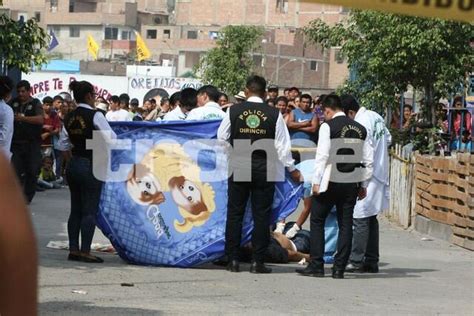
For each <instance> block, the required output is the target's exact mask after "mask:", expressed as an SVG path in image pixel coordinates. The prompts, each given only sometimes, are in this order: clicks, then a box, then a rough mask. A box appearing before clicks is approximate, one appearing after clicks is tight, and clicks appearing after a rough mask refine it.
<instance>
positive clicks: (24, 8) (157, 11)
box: [3, 0, 168, 61]
mask: <svg viewBox="0 0 474 316" xmlns="http://www.w3.org/2000/svg"><path fill="white" fill-rule="evenodd" d="M167 3H168V1H167V0H139V1H134V0H127V1H124V0H5V1H4V2H3V7H4V8H8V9H9V10H10V15H11V17H12V18H13V19H19V18H20V17H23V18H24V19H30V18H35V19H36V20H37V21H38V22H39V24H40V26H42V27H44V28H46V29H47V30H48V31H53V32H54V34H55V35H56V37H57V39H58V41H59V46H58V47H57V48H55V50H54V51H53V53H55V54H57V55H62V57H63V58H66V59H79V60H85V61H87V60H90V59H91V57H90V56H89V54H88V52H87V36H88V35H91V36H92V37H93V38H94V39H95V41H96V42H97V43H98V44H99V46H100V47H101V49H100V51H99V59H107V60H120V59H121V60H126V59H127V57H130V56H129V55H133V53H134V50H135V47H136V46H135V31H139V30H140V25H141V24H142V23H146V24H148V25H153V24H160V23H168V13H167V12H168V4H167ZM131 59H132V60H133V57H132V58H131Z"/></svg>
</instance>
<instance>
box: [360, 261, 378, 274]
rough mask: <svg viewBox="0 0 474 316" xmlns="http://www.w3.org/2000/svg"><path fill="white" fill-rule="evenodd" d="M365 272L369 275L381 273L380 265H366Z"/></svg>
mask: <svg viewBox="0 0 474 316" xmlns="http://www.w3.org/2000/svg"><path fill="white" fill-rule="evenodd" d="M363 268H364V272H367V273H379V265H378V264H376V263H374V264H364V267H363Z"/></svg>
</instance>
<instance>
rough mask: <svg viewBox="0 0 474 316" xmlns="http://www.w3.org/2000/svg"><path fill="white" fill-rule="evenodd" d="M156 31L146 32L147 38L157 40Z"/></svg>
mask: <svg viewBox="0 0 474 316" xmlns="http://www.w3.org/2000/svg"><path fill="white" fill-rule="evenodd" d="M156 34H157V32H156V30H146V38H150V39H156V36H157V35H156Z"/></svg>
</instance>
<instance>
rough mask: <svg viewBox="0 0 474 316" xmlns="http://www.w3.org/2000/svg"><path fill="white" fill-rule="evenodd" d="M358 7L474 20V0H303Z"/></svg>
mask: <svg viewBox="0 0 474 316" xmlns="http://www.w3.org/2000/svg"><path fill="white" fill-rule="evenodd" d="M302 1H303V2H319V3H327V4H332V5H341V6H344V7H350V8H356V9H370V10H379V11H387V12H392V13H401V14H408V15H415V16H423V17H431V18H441V19H445V20H457V21H464V22H469V23H472V22H474V0H302Z"/></svg>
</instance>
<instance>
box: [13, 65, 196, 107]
mask: <svg viewBox="0 0 474 316" xmlns="http://www.w3.org/2000/svg"><path fill="white" fill-rule="evenodd" d="M22 79H24V80H28V81H29V82H30V84H31V88H32V95H33V96H34V97H35V98H38V99H40V100H42V99H43V98H44V97H46V96H50V97H54V96H56V95H58V94H59V93H60V92H63V91H68V90H69V89H68V88H69V83H70V82H71V81H73V80H78V81H82V80H85V81H89V82H90V83H91V84H92V85H94V87H95V90H96V93H97V95H98V96H101V97H104V98H105V99H109V98H110V97H111V96H112V95H117V96H119V95H120V94H122V93H128V95H129V96H130V98H137V99H138V100H139V101H140V104H142V102H143V99H144V97H145V96H146V94H147V93H148V92H149V91H150V90H153V89H161V90H162V91H161V92H164V91H166V93H167V94H168V95H171V94H173V93H175V92H177V91H180V90H182V89H184V88H194V89H199V88H200V87H201V86H202V83H201V82H200V81H199V80H196V79H188V78H178V77H146V76H133V77H118V76H96V75H81V74H65V73H50V72H33V73H30V74H22ZM163 90H164V91H163ZM155 91H156V90H155ZM155 95H156V94H155ZM155 95H153V93H152V97H153V96H155Z"/></svg>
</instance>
